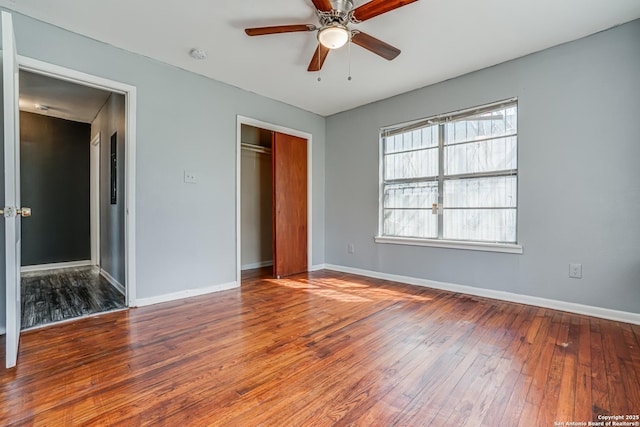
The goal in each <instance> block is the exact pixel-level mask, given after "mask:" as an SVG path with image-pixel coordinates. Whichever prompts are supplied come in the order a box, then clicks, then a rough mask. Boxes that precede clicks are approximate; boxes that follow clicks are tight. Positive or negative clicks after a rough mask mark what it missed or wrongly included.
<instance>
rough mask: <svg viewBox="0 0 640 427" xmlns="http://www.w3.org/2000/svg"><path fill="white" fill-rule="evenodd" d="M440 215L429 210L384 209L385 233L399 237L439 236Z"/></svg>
mask: <svg viewBox="0 0 640 427" xmlns="http://www.w3.org/2000/svg"><path fill="white" fill-rule="evenodd" d="M437 228H438V215H434V214H432V213H431V209H429V210H417V209H407V210H397V209H385V210H384V235H385V236H398V237H421V238H425V239H435V238H436V237H438V231H437Z"/></svg>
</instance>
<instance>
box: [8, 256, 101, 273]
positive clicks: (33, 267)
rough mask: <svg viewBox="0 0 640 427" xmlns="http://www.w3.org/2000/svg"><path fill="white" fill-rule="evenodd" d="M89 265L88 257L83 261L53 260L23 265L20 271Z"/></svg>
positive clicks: (29, 271) (28, 271)
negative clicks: (52, 261) (45, 262)
mask: <svg viewBox="0 0 640 427" xmlns="http://www.w3.org/2000/svg"><path fill="white" fill-rule="evenodd" d="M91 265H93V264H92V263H91V260H90V259H88V260H85V261H69V262H55V263H51V264H38V265H25V266H22V267H20V272H22V273H31V272H33V271H47V270H60V269H62V268H76V267H89V266H91Z"/></svg>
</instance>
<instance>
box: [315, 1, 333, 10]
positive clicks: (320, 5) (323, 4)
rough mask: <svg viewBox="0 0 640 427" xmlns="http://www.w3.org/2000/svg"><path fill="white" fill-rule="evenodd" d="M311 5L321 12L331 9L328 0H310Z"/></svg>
mask: <svg viewBox="0 0 640 427" xmlns="http://www.w3.org/2000/svg"><path fill="white" fill-rule="evenodd" d="M311 1H312V2H313V5H314V6H315V7H316V9H318V10H319V11H321V12H330V11H331V9H333V6H331V2H330V1H329V0H311Z"/></svg>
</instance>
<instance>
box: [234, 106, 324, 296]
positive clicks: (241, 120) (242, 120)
mask: <svg viewBox="0 0 640 427" xmlns="http://www.w3.org/2000/svg"><path fill="white" fill-rule="evenodd" d="M242 125H248V126H253V127H257V128H261V129H267V130H270V131H273V132H279V133H285V134H287V135H292V136H297V137H299V138H303V139H306V140H307V269H308V268H309V267H310V266H311V263H312V260H313V254H312V248H313V215H312V211H313V209H312V208H313V179H312V177H313V173H312V172H313V171H312V166H313V135H312V134H310V133H308V132H304V131H301V130H296V129H291V128H287V127H284V126H280V125H274V124H272V123H268V122H263V121H261V120H256V119H252V118H250V117H245V116H241V115H238V116H237V117H236V140H237V147H236V281H237V282H238V283H240V282H241V277H242V252H241V242H242V240H241V228H242V227H241V214H242V206H241V196H242V195H241V190H242V185H241V159H242V138H241V136H242Z"/></svg>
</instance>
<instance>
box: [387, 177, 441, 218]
mask: <svg viewBox="0 0 640 427" xmlns="http://www.w3.org/2000/svg"><path fill="white" fill-rule="evenodd" d="M434 203H438V183H437V182H418V183H411V184H391V185H385V187H384V208H385V209H408V208H418V209H429V212H431V206H432V205H433V204H434Z"/></svg>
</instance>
